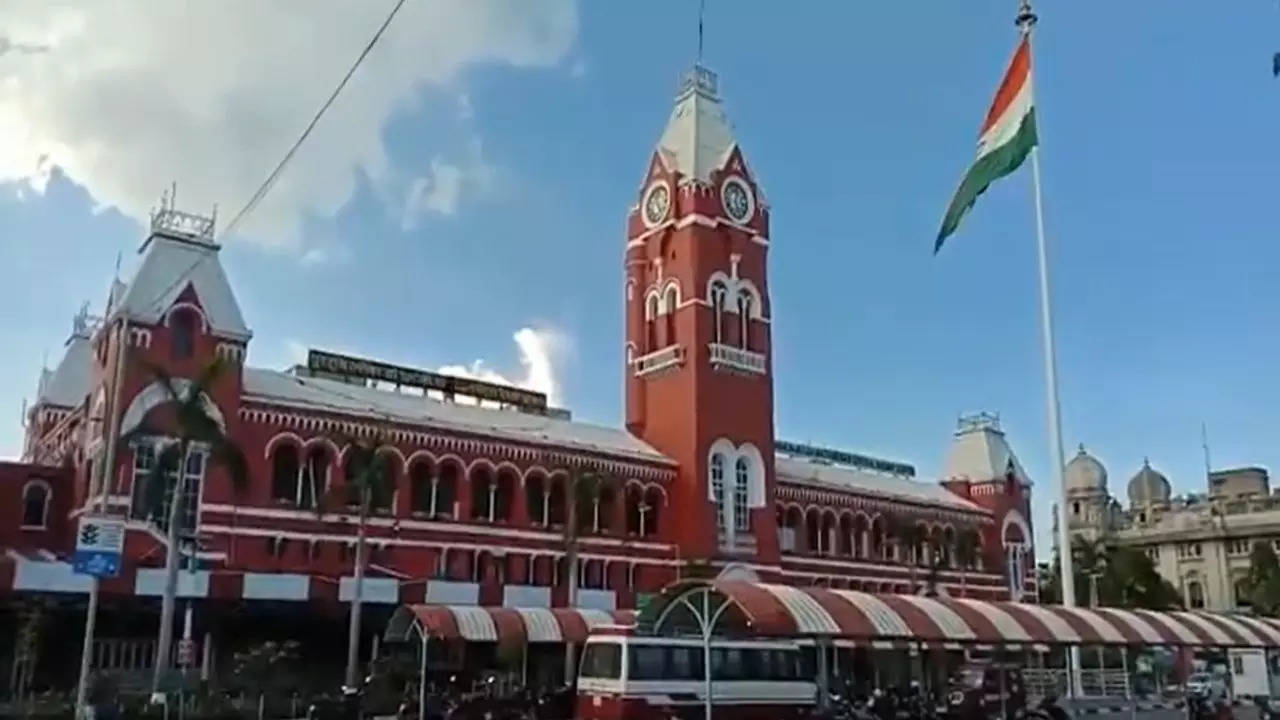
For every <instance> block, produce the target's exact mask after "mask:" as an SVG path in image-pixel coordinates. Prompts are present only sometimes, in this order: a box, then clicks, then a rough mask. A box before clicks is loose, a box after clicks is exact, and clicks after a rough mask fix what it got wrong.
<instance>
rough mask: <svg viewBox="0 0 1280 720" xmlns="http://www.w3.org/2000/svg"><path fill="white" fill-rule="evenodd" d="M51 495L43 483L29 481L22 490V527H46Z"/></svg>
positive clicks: (41, 528)
mask: <svg viewBox="0 0 1280 720" xmlns="http://www.w3.org/2000/svg"><path fill="white" fill-rule="evenodd" d="M51 499H52V493H50V492H49V486H48V485H47V484H45V482H44V481H34V480H33V481H31V482H29V483H27V484H26V486H25V487H23V488H22V527H23V528H24V529H40V530H43V529H45V528H46V527H48V521H49V501H50V500H51Z"/></svg>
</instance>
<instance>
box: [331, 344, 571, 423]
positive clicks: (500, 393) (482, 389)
mask: <svg viewBox="0 0 1280 720" xmlns="http://www.w3.org/2000/svg"><path fill="white" fill-rule="evenodd" d="M307 369H308V370H310V371H311V372H312V373H314V374H315V375H317V376H319V377H325V376H328V377H333V378H336V379H340V380H345V379H349V378H355V379H361V380H381V381H383V382H389V383H394V384H395V385H404V386H408V387H419V388H422V389H423V390H424V391H426V390H435V391H438V392H440V393H443V394H444V395H445V397H447V398H451V397H452V396H454V395H465V396H467V397H473V398H476V399H477V400H488V401H490V402H496V403H501V404H503V405H514V406H516V407H518V408H520V409H521V410H526V411H532V412H537V413H541V414H546V413H547V396H546V395H544V394H542V393H540V392H534V391H532V390H525V389H524V388H518V387H512V386H510V385H499V384H497V383H491V382H484V381H483V380H472V379H470V378H461V377H454V376H452V375H441V374H439V373H433V372H428V371H426V370H417V369H415V368H408V367H401V366H399V365H389V364H387V363H383V362H378V361H376V360H366V359H364V358H357V357H351V356H349V355H339V354H337V353H331V352H325V351H323V350H309V351H308V352H307Z"/></svg>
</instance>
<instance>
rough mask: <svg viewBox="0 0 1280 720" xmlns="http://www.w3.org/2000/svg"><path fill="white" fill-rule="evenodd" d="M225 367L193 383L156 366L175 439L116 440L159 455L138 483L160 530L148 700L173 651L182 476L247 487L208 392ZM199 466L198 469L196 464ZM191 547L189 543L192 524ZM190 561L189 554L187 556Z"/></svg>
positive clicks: (156, 433)
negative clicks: (216, 471)
mask: <svg viewBox="0 0 1280 720" xmlns="http://www.w3.org/2000/svg"><path fill="white" fill-rule="evenodd" d="M229 367H230V366H229V365H227V364H226V363H225V362H223V361H222V360H220V359H217V360H214V361H213V362H211V363H209V364H208V365H206V366H205V368H204V369H203V370H202V371H201V372H200V375H199V376H197V377H196V379H195V380H186V379H185V378H174V377H172V376H170V375H169V373H168V372H167V371H166V370H165V369H164V368H161V367H159V366H152V367H151V368H150V370H151V374H152V375H153V376H154V377H155V379H156V382H157V383H158V384H159V385H160V386H161V387H162V388H164V390H165V393H166V394H167V395H168V402H169V403H172V405H173V415H172V420H173V430H174V431H175V432H176V435H174V434H172V433H168V432H164V431H160V430H158V429H157V428H155V427H154V426H151V425H149V424H148V423H146V422H143V423H141V424H139V426H138V427H137V428H135V429H133V430H132V431H130V432H129V433H127V434H125V435H124V436H122V437H121V438H120V442H121V444H123V445H126V446H129V445H133V444H135V443H137V442H139V441H141V440H143V439H149V440H152V441H154V439H156V438H159V439H160V440H159V442H160V443H161V448H160V452H159V453H158V454H157V456H156V459H155V462H153V463H152V466H151V469H150V471H149V472H148V474H147V475H146V476H145V477H144V478H143V483H144V485H143V493H142V495H141V499H142V502H143V507H142V511H143V513H144V514H145V517H146V518H147V519H148V520H152V521H157V522H158V521H162V520H163V522H164V524H165V543H166V548H165V557H164V570H165V578H164V594H163V596H162V598H161V602H160V630H159V632H158V633H157V639H156V661H155V670H154V671H153V673H152V677H151V696H152V699H153V700H156V699H157V698H158V696H160V682H161V679H162V678H163V676H164V672H165V670H167V669H168V667H169V651H170V650H171V649H172V648H171V646H172V645H173V614H174V605H175V599H176V596H177V590H178V565H179V563H178V542H179V526H180V525H181V524H182V522H183V517H182V506H183V505H184V502H183V500H184V498H185V496H186V493H187V492H189V491H190V488H188V487H187V475H188V472H189V470H190V469H191V468H192V465H193V463H194V464H195V469H196V473H195V474H196V476H197V477H199V476H201V475H205V476H207V474H208V470H209V468H211V467H214V466H218V467H222V468H223V469H224V470H226V471H227V476H228V477H229V479H230V480H231V486H232V490H233V491H234V493H235V494H237V495H238V494H240V493H241V492H243V490H244V489H245V488H247V487H248V484H249V470H248V463H247V462H246V461H245V458H244V453H242V452H241V451H240V449H239V448H238V447H237V446H236V445H235V443H234V442H233V441H232V440H231V438H230V437H229V436H228V435H227V431H226V428H224V427H223V426H222V425H221V424H220V420H219V415H218V411H217V407H216V406H215V405H214V404H213V401H212V400H211V399H210V397H209V394H208V391H209V390H210V389H211V388H213V387H214V386H215V385H216V384H217V383H218V381H219V380H220V379H221V378H222V376H223V375H224V374H226V373H227V372H228V368H229ZM200 463H203V467H201V464H200ZM191 523H192V527H190V528H187V530H189V531H190V532H192V533H193V536H192V538H191V541H192V542H193V543H194V542H195V537H194V532H195V527H194V525H195V519H193V520H192V521H191ZM193 557H194V553H193Z"/></svg>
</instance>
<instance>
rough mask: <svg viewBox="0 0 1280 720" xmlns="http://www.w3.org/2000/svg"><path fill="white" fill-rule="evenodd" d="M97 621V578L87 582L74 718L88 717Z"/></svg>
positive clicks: (94, 577) (93, 577)
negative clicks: (82, 645) (86, 605)
mask: <svg viewBox="0 0 1280 720" xmlns="http://www.w3.org/2000/svg"><path fill="white" fill-rule="evenodd" d="M97 621H98V576H96V575H94V576H92V577H91V578H90V580H89V608H88V610H86V611H85V616H84V647H83V648H82V649H81V650H80V681H79V682H78V683H77V684H76V717H78V718H79V717H88V716H89V713H88V706H87V704H86V703H87V701H88V698H89V669H90V666H91V664H92V660H93V631H94V626H95V625H96V624H97Z"/></svg>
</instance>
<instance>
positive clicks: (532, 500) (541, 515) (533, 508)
mask: <svg viewBox="0 0 1280 720" xmlns="http://www.w3.org/2000/svg"><path fill="white" fill-rule="evenodd" d="M524 502H525V513H526V514H527V515H528V516H529V522H531V523H533V524H534V525H543V526H545V525H546V524H547V486H546V482H545V480H544V478H543V477H542V476H541V475H530V476H529V477H528V478H527V479H526V480H525V481H524Z"/></svg>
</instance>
